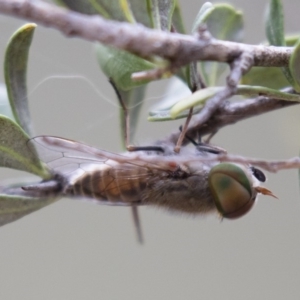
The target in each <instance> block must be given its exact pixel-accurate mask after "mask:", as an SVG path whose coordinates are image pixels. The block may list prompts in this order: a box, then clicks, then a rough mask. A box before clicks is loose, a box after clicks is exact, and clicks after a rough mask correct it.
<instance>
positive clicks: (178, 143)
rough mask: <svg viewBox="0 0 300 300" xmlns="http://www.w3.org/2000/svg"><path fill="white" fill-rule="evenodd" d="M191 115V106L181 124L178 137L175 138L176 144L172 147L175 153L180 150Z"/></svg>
mask: <svg viewBox="0 0 300 300" xmlns="http://www.w3.org/2000/svg"><path fill="white" fill-rule="evenodd" d="M192 115H193V108H191V109H190V111H189V114H188V116H187V118H186V120H185V123H184V125H183V128H182V130H181V133H180V135H179V138H178V140H177V143H176V146H175V147H174V152H176V153H179V152H180V148H181V146H182V142H183V140H184V138H185V137H186V135H185V134H186V132H187V129H188V125H189V123H190V121H191V118H192Z"/></svg>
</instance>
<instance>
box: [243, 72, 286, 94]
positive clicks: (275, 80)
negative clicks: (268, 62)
mask: <svg viewBox="0 0 300 300" xmlns="http://www.w3.org/2000/svg"><path fill="white" fill-rule="evenodd" d="M241 84H246V85H261V86H265V87H268V88H272V89H281V88H284V87H286V86H289V85H290V83H289V82H288V81H287V79H286V77H285V76H284V75H283V73H282V70H281V68H276V67H269V68H265V67H252V68H251V70H250V72H248V73H246V74H245V75H244V76H243V77H242V80H241Z"/></svg>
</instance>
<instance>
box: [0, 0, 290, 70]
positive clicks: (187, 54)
mask: <svg viewBox="0 0 300 300" xmlns="http://www.w3.org/2000/svg"><path fill="white" fill-rule="evenodd" d="M0 13H2V14H6V15H11V16H15V17H18V18H24V19H27V20H30V21H31V22H36V23H38V24H40V25H43V26H47V27H52V28H56V29H57V30H59V31H61V32H62V33H64V34H65V35H67V36H70V37H74V36H76V37H81V38H83V39H85V40H88V41H93V42H94V41H98V42H101V43H104V44H107V45H111V46H114V47H116V48H119V49H123V50H127V51H129V52H132V53H135V54H138V55H140V56H142V57H151V56H154V55H157V56H160V57H162V58H165V59H168V60H170V61H171V62H172V63H173V64H174V65H176V66H177V67H179V66H182V65H185V64H188V63H190V62H192V61H195V60H211V61H219V62H228V63H231V62H232V61H233V60H234V59H235V58H237V57H239V56H240V55H241V54H242V53H244V52H247V53H251V55H252V57H253V65H254V66H268V67H271V66H273V67H283V66H287V65H288V61H289V57H290V55H291V53H292V49H293V48H290V47H267V46H263V45H247V44H241V43H235V42H229V41H221V40H216V39H213V38H211V39H208V40H207V39H205V38H201V35H200V37H198V38H197V37H193V36H189V35H183V34H179V33H170V32H164V31H160V30H154V29H149V28H146V27H144V26H142V25H140V24H129V23H122V22H116V21H109V20H106V19H103V18H101V17H100V16H98V15H93V16H89V15H84V14H80V13H77V12H73V11H70V10H66V9H63V8H59V7H57V6H55V5H51V4H48V3H45V2H43V1H40V0H0Z"/></svg>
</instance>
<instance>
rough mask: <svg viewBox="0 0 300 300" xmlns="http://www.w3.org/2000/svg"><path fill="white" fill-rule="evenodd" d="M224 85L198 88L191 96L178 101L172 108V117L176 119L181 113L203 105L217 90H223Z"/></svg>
mask: <svg viewBox="0 0 300 300" xmlns="http://www.w3.org/2000/svg"><path fill="white" fill-rule="evenodd" d="M221 90H222V87H208V88H205V89H201V90H198V91H197V92H195V93H193V94H191V95H190V96H188V97H186V98H183V99H181V100H180V101H178V102H177V103H176V104H175V105H174V106H173V107H172V108H171V110H170V115H171V118H172V119H175V118H176V117H177V116H178V114H179V113H181V112H183V111H185V110H188V109H190V108H192V107H194V106H199V105H200V106H201V107H202V106H203V105H204V104H205V102H206V100H207V99H209V98H211V97H213V96H214V95H215V94H216V93H217V92H219V91H221Z"/></svg>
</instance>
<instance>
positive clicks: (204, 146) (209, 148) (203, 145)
mask: <svg viewBox="0 0 300 300" xmlns="http://www.w3.org/2000/svg"><path fill="white" fill-rule="evenodd" d="M179 130H180V131H181V132H183V129H182V127H180V128H179ZM185 138H186V139H187V140H189V141H190V142H191V143H192V144H193V145H194V146H195V147H196V148H197V149H198V150H199V151H202V152H208V153H212V154H217V155H218V154H224V153H227V152H226V150H225V149H223V148H221V147H217V146H213V145H210V144H208V143H207V142H202V140H201V137H200V136H198V142H196V141H195V140H194V139H193V138H191V137H190V136H188V135H185ZM209 138H211V137H210V136H209Z"/></svg>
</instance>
